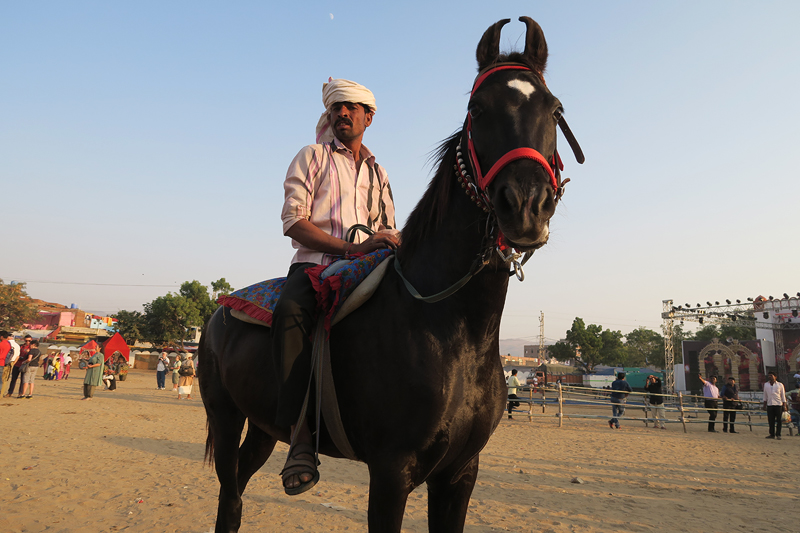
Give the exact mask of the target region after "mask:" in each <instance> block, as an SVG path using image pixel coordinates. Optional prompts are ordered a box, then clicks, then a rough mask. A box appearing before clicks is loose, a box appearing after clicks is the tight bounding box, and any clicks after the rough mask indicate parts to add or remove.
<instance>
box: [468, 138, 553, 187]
mask: <svg viewBox="0 0 800 533" xmlns="http://www.w3.org/2000/svg"><path fill="white" fill-rule="evenodd" d="M471 145H472V142H471V140H470V150H472V146H471ZM517 159H533V160H534V161H536V162H537V163H539V164H540V165H541V166H542V168H543V169H545V171H546V172H547V175H548V176H550V183H552V184H553V190H557V189H558V182H557V181H556V175H555V173H554V172H553V169H552V168H551V167H550V164H549V163H548V162H547V159H545V158H544V156H542V154H540V153H539V152H537V151H536V150H534V149H533V148H515V149H514V150H511V151H510V152H508V153H507V154H506V155H504V156H503V157H501V158H500V159H498V160H497V161H496V162H495V164H494V165H492V168H490V169H489V172H487V173H486V175H485V176H481V175H480V172H478V186H479V187H480V188H481V189H483V190H484V191H485V190H486V187H488V186H489V184H490V183H491V182H492V180H493V179H494V177H495V175H496V174H497V173H498V172H500V171H501V170H502V169H503V167H505V166H506V165H507V164H509V163H511V162H512V161H516V160H517ZM476 161H477V159H476Z"/></svg>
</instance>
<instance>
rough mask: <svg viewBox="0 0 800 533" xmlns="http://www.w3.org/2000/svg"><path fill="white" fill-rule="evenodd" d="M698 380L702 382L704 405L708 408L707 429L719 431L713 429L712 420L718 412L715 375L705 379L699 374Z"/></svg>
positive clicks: (710, 431)
mask: <svg viewBox="0 0 800 533" xmlns="http://www.w3.org/2000/svg"><path fill="white" fill-rule="evenodd" d="M698 375H699V376H700V381H702V382H703V397H704V398H705V407H706V409H708V431H709V433H719V432H718V431H717V430H715V429H714V421H715V420H716V419H717V413H718V412H719V389H718V388H717V376H711V377H710V378H708V380H707V381H706V380H705V379H704V378H703V376H702V375H701V374H698Z"/></svg>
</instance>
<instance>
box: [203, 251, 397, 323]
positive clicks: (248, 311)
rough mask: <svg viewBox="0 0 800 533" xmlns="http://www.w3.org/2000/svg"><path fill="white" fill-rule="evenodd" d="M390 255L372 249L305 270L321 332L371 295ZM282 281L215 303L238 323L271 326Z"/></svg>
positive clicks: (387, 252) (270, 280) (270, 282)
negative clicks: (314, 293) (321, 320)
mask: <svg viewBox="0 0 800 533" xmlns="http://www.w3.org/2000/svg"><path fill="white" fill-rule="evenodd" d="M393 255H394V251H393V250H388V249H383V250H376V251H374V252H371V253H368V254H363V255H360V256H357V257H356V258H354V259H344V258H342V259H340V260H338V261H334V262H333V263H331V264H330V265H319V266H315V267H311V268H307V269H306V270H305V273H306V274H307V275H308V277H309V278H310V279H311V283H312V285H313V286H314V288H315V289H316V291H317V308H318V309H319V311H320V313H321V315H323V316H324V317H325V329H327V330H328V331H330V328H331V327H332V326H333V325H334V324H336V323H337V322H339V321H340V320H341V319H343V318H344V317H345V316H347V315H348V314H349V313H351V312H352V311H353V310H355V309H357V308H358V307H359V306H360V305H361V304H363V303H364V302H365V301H367V300H368V299H369V297H370V296H372V293H373V292H375V289H376V288H377V287H378V284H379V283H380V280H381V279H382V278H383V275H384V273H385V272H386V268H387V266H388V265H389V263H391V260H389V261H386V259H390V258H391V257H392V256H393ZM285 282H286V278H285V277H283V278H275V279H269V280H266V281H262V282H261V283H256V284H255V285H250V286H249V287H245V288H244V289H239V290H238V291H235V292H233V293H231V294H228V295H226V296H220V297H219V299H217V302H218V303H219V304H220V305H223V306H225V307H228V308H230V309H231V313H232V314H233V316H235V317H236V318H239V319H240V320H244V321H245V322H250V323H252V324H260V325H263V326H267V327H271V326H272V311H273V309H275V304H276V303H277V301H278V298H280V296H281V289H283V284H284V283H285Z"/></svg>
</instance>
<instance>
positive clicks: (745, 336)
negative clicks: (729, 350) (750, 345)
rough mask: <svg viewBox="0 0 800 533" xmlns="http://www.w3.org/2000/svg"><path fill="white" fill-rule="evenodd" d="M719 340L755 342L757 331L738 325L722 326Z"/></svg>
mask: <svg viewBox="0 0 800 533" xmlns="http://www.w3.org/2000/svg"><path fill="white" fill-rule="evenodd" d="M719 338H720V339H722V340H727V339H736V340H739V341H754V340H756V329H755V328H746V327H744V326H739V325H736V324H722V325H721V326H720V327H719Z"/></svg>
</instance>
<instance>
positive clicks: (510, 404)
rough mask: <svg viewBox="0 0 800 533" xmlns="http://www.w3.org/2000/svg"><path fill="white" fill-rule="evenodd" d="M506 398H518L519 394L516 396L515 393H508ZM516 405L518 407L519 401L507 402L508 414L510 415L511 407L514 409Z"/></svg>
mask: <svg viewBox="0 0 800 533" xmlns="http://www.w3.org/2000/svg"><path fill="white" fill-rule="evenodd" d="M508 399H509V400H518V399H519V396H517V395H516V394H509V395H508ZM517 407H519V402H512V401H509V402H508V415H509V416H511V410H512V409H516V408H517Z"/></svg>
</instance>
